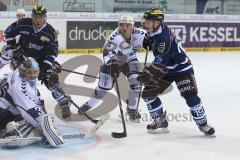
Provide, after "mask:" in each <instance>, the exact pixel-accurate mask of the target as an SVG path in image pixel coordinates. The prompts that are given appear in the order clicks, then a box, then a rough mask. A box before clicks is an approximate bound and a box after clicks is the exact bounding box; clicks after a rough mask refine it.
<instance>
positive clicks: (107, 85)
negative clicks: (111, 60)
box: [98, 65, 113, 90]
mask: <svg viewBox="0 0 240 160" xmlns="http://www.w3.org/2000/svg"><path fill="white" fill-rule="evenodd" d="M109 73H110V70H109V67H108V66H106V65H103V66H102V67H101V72H100V75H99V81H98V87H99V88H101V89H103V90H110V89H112V88H113V79H112V77H111V75H110V74H109Z"/></svg>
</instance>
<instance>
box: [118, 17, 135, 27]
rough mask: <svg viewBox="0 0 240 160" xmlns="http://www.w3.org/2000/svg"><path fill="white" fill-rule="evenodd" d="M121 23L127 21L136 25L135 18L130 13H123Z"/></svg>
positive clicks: (119, 22)
mask: <svg viewBox="0 0 240 160" xmlns="http://www.w3.org/2000/svg"><path fill="white" fill-rule="evenodd" d="M121 23H127V24H131V25H132V26H134V18H133V17H132V16H130V15H123V16H121V17H120V19H119V21H118V25H119V24H121Z"/></svg>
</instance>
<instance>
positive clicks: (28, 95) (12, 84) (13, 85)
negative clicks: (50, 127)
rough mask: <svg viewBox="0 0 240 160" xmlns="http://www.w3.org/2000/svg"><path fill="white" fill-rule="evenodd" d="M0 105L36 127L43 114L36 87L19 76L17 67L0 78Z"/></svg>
mask: <svg viewBox="0 0 240 160" xmlns="http://www.w3.org/2000/svg"><path fill="white" fill-rule="evenodd" d="M0 107H1V108H2V109H4V110H8V111H10V112H11V113H13V114H14V115H18V114H21V115H22V117H23V119H25V120H26V121H28V122H29V123H31V124H32V125H33V126H34V127H38V125H39V120H40V119H39V117H40V116H41V115H42V114H43V112H42V109H41V105H40V95H39V93H38V90H37V88H36V87H32V86H31V85H30V83H29V82H28V81H26V80H25V79H23V78H22V77H20V75H19V70H18V69H16V70H15V71H14V72H11V73H8V74H5V75H4V76H3V77H1V79H0Z"/></svg>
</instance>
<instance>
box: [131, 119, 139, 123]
mask: <svg viewBox="0 0 240 160" xmlns="http://www.w3.org/2000/svg"><path fill="white" fill-rule="evenodd" d="M129 121H130V122H132V123H140V119H130V120H129Z"/></svg>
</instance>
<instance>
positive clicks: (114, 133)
mask: <svg viewBox="0 0 240 160" xmlns="http://www.w3.org/2000/svg"><path fill="white" fill-rule="evenodd" d="M111 135H112V137H113V138H124V137H127V133H126V132H122V133H117V132H112V134H111Z"/></svg>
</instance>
